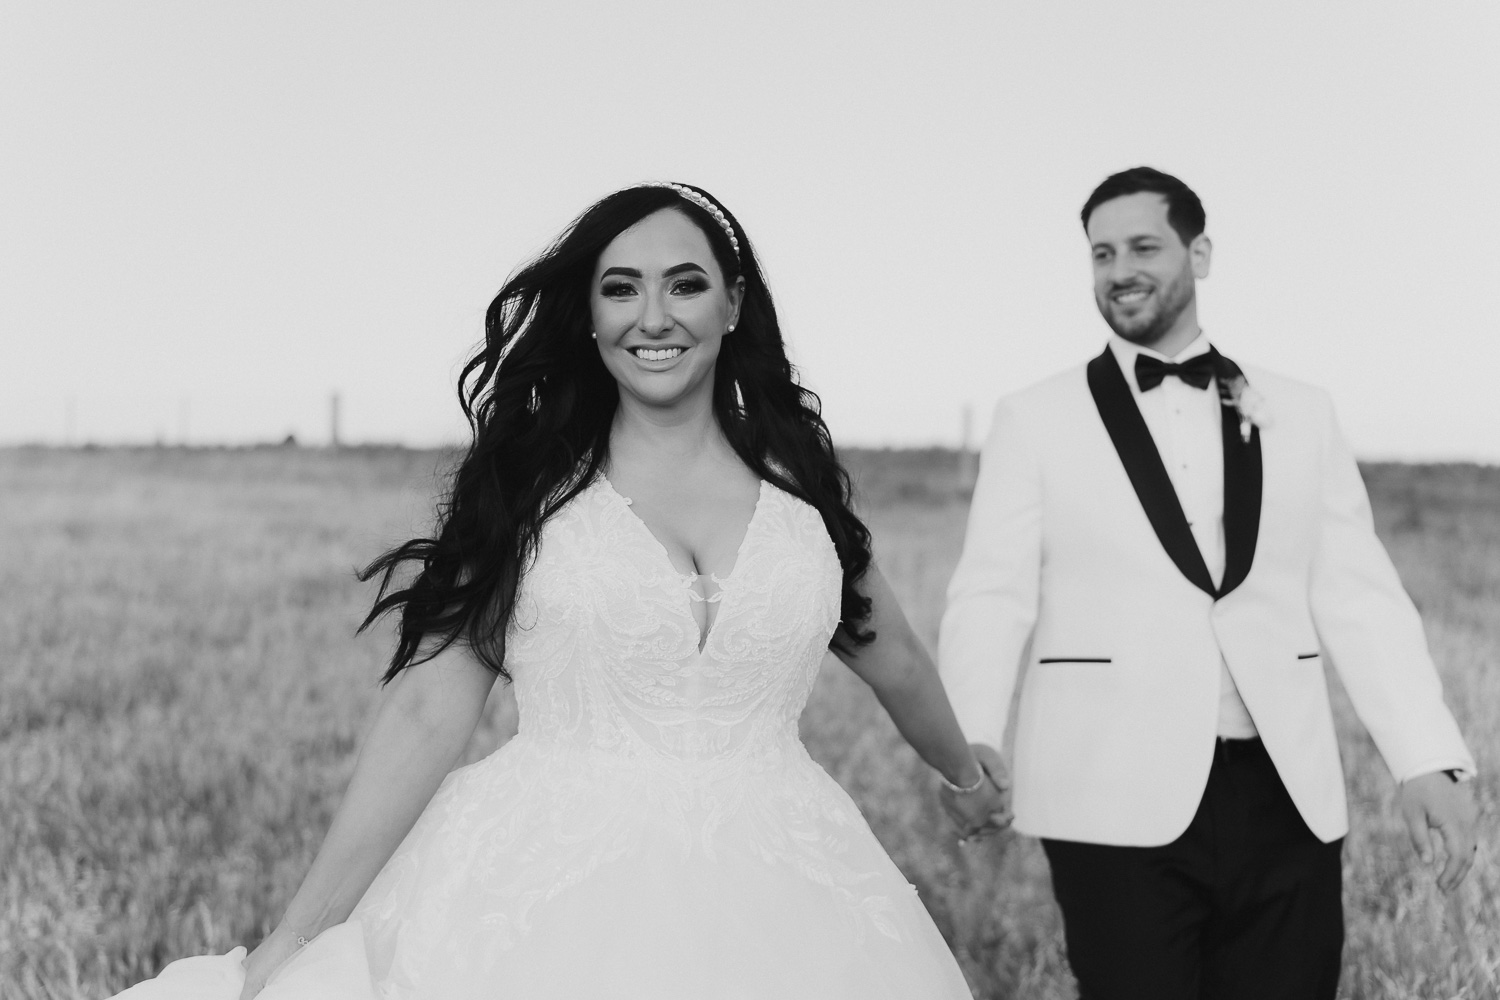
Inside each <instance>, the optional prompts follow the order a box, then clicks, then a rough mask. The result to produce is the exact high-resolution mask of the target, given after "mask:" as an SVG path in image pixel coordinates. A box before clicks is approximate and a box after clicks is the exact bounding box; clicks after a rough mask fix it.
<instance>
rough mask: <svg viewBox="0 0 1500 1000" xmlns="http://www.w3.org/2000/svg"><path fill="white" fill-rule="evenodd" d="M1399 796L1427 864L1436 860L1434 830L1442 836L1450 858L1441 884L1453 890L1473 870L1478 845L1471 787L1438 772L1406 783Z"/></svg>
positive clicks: (1409, 828) (1409, 830) (1403, 815)
mask: <svg viewBox="0 0 1500 1000" xmlns="http://www.w3.org/2000/svg"><path fill="white" fill-rule="evenodd" d="M1397 799H1398V802H1399V805H1400V809H1401V818H1402V819H1403V820H1404V821H1405V822H1406V831H1407V833H1409V834H1410V835H1411V843H1412V847H1414V848H1416V851H1417V854H1418V856H1419V857H1421V859H1422V862H1423V863H1424V864H1433V863H1435V861H1436V853H1435V852H1434V850H1433V843H1432V841H1433V836H1432V834H1433V832H1434V831H1436V833H1437V835H1438V836H1439V837H1440V838H1441V839H1442V842H1443V853H1444V854H1445V855H1447V857H1446V858H1445V859H1444V862H1443V870H1442V871H1441V872H1440V873H1439V874H1438V880H1437V884H1438V888H1439V889H1441V890H1443V891H1444V892H1451V891H1453V889H1454V888H1456V887H1457V886H1458V884H1459V883H1460V882H1462V881H1463V878H1464V876H1465V875H1467V874H1468V873H1469V867H1470V866H1471V865H1472V864H1473V863H1474V849H1475V847H1476V846H1477V843H1476V841H1475V839H1474V824H1475V819H1476V814H1477V810H1476V809H1475V807H1474V796H1473V795H1472V794H1471V793H1470V792H1469V789H1468V786H1467V785H1463V784H1460V783H1458V782H1456V781H1454V780H1453V779H1452V778H1450V777H1448V775H1446V774H1444V773H1443V772H1442V771H1435V772H1433V773H1432V774H1421V775H1418V776H1417V777H1415V778H1410V779H1408V780H1407V781H1405V782H1403V783H1402V785H1401V791H1400V792H1399V793H1398V795H1397Z"/></svg>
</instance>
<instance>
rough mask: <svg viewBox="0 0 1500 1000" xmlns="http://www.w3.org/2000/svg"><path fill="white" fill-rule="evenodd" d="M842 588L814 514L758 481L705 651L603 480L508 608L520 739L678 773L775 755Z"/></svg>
mask: <svg viewBox="0 0 1500 1000" xmlns="http://www.w3.org/2000/svg"><path fill="white" fill-rule="evenodd" d="M841 573H842V571H841V569H840V566H839V561H838V557H837V555H836V553H835V551H834V548H833V543H832V542H831V541H830V540H829V537H828V533H827V531H826V530H825V529H824V526H823V521H822V518H821V517H820V516H819V514H818V512H817V511H816V510H815V509H813V508H812V507H810V506H809V505H807V504H806V503H804V502H802V501H800V500H798V499H796V498H794V497H792V496H790V495H788V494H786V493H784V492H782V491H781V490H779V489H777V488H776V487H775V486H772V485H771V484H770V483H766V482H762V483H761V487H760V494H759V497H758V499H757V500H756V504H755V510H754V513H753V514H752V515H751V518H750V523H749V526H748V527H747V529H746V531H745V537H744V540H743V541H742V542H741V543H740V548H739V553H738V555H737V557H736V559H735V563H734V567H733V569H732V570H730V572H729V573H728V575H726V576H724V577H722V578H720V577H715V578H714V580H715V582H716V583H718V585H719V591H718V593H716V594H714V595H713V597H712V598H710V599H711V600H714V601H716V602H717V604H718V607H717V614H716V615H715V616H714V618H713V624H712V626H711V628H710V629H709V631H708V634H707V637H706V640H705V642H704V645H703V648H702V649H701V650H700V649H699V647H698V643H699V640H700V635H701V633H700V630H699V626H698V623H697V621H696V620H695V618H694V616H693V612H692V606H691V602H692V601H693V600H694V599H698V600H701V599H702V598H701V596H700V595H699V594H697V593H696V592H695V591H694V590H693V588H692V586H691V584H692V581H693V577H692V576H686V577H684V575H683V574H681V573H679V572H678V571H677V569H676V568H675V567H674V566H673V565H672V562H671V560H670V559H669V558H668V556H667V551H666V549H665V548H663V546H662V545H661V543H660V542H659V541H658V540H657V539H656V537H655V536H654V535H652V534H651V531H650V529H649V528H647V527H646V525H645V523H644V522H643V521H641V519H640V518H639V517H637V516H636V514H635V513H634V512H633V511H632V510H631V509H630V505H629V501H627V500H626V499H625V498H624V497H622V496H620V495H619V494H618V493H617V492H615V490H614V488H613V487H612V486H611V485H610V483H609V481H608V480H607V479H605V478H604V477H602V476H600V477H598V478H597V479H596V480H595V481H594V482H593V483H591V484H590V485H589V486H588V487H586V488H585V489H584V491H583V492H582V493H580V494H579V495H578V496H577V497H576V498H575V499H574V500H573V501H572V502H571V503H570V504H569V505H568V506H567V507H566V508H565V509H564V510H563V511H561V512H560V513H558V514H557V515H555V516H554V517H553V518H552V519H551V520H549V521H548V523H547V524H546V525H545V527H544V528H543V531H542V537H541V543H540V545H539V547H538V552H537V557H536V559H535V562H534V564H533V565H532V566H531V567H530V568H529V571H528V572H527V573H526V575H525V577H524V579H523V582H522V587H521V593H520V595H519V597H518V600H517V602H516V611H515V614H514V616H513V621H512V626H511V632H510V636H509V651H508V666H509V668H510V671H511V674H512V676H513V677H514V679H515V687H516V699H517V703H518V706H519V708H520V716H521V733H522V735H523V736H524V737H526V738H527V739H528V740H536V741H539V742H543V743H546V744H550V745H552V749H553V750H554V751H557V750H561V749H563V748H565V747H566V748H572V749H574V750H577V751H580V752H592V753H602V754H608V755H617V756H622V757H627V758H642V757H645V758H652V759H655V760H656V761H657V762H659V763H661V764H662V765H663V766H667V767H672V766H677V767H687V768H689V769H693V768H697V769H705V770H715V769H716V768H717V766H718V765H723V764H726V763H728V762H729V761H743V760H744V759H746V758H757V757H764V756H767V755H770V756H773V757H774V756H777V755H779V754H781V753H784V752H785V751H786V750H787V749H789V748H792V747H795V746H797V745H798V744H797V718H798V716H799V715H800V714H801V712H802V708H803V705H804V704H805V703H806V701H807V696H808V693H809V692H810V691H811V688H812V683H813V680H814V678H815V677H816V676H817V670H818V666H819V664H820V663H821V661H822V657H823V654H824V652H825V651H826V650H827V648H828V640H829V637H830V636H831V635H832V634H833V630H834V628H835V627H836V626H837V624H838V620H839V601H840V589H841V579H842V576H841Z"/></svg>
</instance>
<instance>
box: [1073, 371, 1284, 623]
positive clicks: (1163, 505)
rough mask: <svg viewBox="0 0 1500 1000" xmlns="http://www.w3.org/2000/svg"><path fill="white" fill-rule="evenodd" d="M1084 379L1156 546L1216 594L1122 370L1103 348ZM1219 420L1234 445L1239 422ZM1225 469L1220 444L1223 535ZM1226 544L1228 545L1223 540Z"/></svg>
mask: <svg viewBox="0 0 1500 1000" xmlns="http://www.w3.org/2000/svg"><path fill="white" fill-rule="evenodd" d="M1088 382H1089V391H1090V392H1092V393H1093V394H1094V405H1095V406H1097V407H1098V408H1099V417H1100V419H1102V420H1103V421H1104V428H1105V430H1107V431H1109V437H1110V440H1111V441H1113V442H1114V444H1115V451H1116V452H1118V453H1119V455H1120V462H1121V464H1122V465H1124V466H1125V474H1126V475H1128V476H1129V477H1130V485H1131V486H1133V487H1135V495H1136V496H1137V497H1138V498H1139V499H1140V501H1141V507H1143V508H1144V509H1145V511H1146V518H1147V519H1148V520H1149V521H1150V522H1151V527H1152V529H1154V530H1155V531H1156V537H1157V538H1158V539H1160V541H1161V544H1162V548H1164V549H1166V550H1167V555H1169V556H1171V557H1172V562H1174V563H1176V564H1177V568H1178V569H1180V570H1182V575H1183V576H1185V577H1187V578H1188V580H1190V581H1191V582H1192V583H1193V585H1194V586H1196V587H1197V588H1198V589H1200V590H1202V591H1203V592H1204V593H1206V594H1208V595H1210V596H1212V597H1218V596H1219V595H1218V592H1217V591H1216V590H1215V589H1214V582H1213V578H1212V577H1210V576H1209V575H1208V566H1207V564H1205V563H1204V562H1203V553H1201V552H1199V551H1198V543H1197V541H1195V540H1194V538H1193V530H1192V529H1191V528H1190V527H1188V520H1187V515H1186V514H1184V513H1183V512H1182V501H1180V500H1178V499H1177V491H1176V490H1174V489H1173V488H1172V480H1171V478H1170V477H1169V476H1168V475H1167V467H1166V466H1165V465H1163V464H1162V460H1161V454H1160V453H1159V452H1158V451H1157V450H1156V443H1155V442H1154V441H1152V440H1151V431H1150V429H1149V428H1147V426H1146V418H1145V417H1142V416H1141V411H1140V408H1139V407H1137V406H1136V404H1135V398H1134V397H1133V396H1132V395H1131V394H1130V385H1129V384H1128V383H1127V382H1126V381H1125V375H1124V373H1123V372H1121V371H1120V366H1119V364H1117V363H1116V362H1115V358H1114V354H1113V352H1111V351H1110V349H1109V348H1108V347H1107V346H1106V347H1105V348H1104V353H1103V354H1101V355H1099V356H1098V357H1097V358H1095V359H1094V360H1093V361H1090V362H1089V364H1088ZM1225 421H1226V423H1225V425H1224V426H1225V427H1226V430H1225V431H1224V433H1225V434H1226V435H1228V434H1230V433H1233V435H1234V439H1235V442H1234V443H1235V444H1236V445H1238V444H1240V440H1239V424H1238V422H1236V421H1234V414H1233V413H1230V414H1229V415H1227V416H1225ZM1231 424H1232V426H1231ZM1225 440H1226V442H1227V440H1228V438H1227V437H1226V439H1225ZM1256 446H1257V447H1256V458H1257V462H1256V466H1255V471H1256V482H1257V486H1256V491H1255V509H1256V514H1257V520H1256V523H1257V524H1258V523H1259V517H1258V515H1259V510H1260V489H1259V473H1260V464H1259V456H1260V451H1259V439H1256ZM1229 467H1230V463H1229V454H1228V448H1227V445H1226V449H1225V455H1224V477H1225V487H1226V490H1225V511H1224V522H1225V529H1224V530H1225V534H1226V536H1227V535H1228V532H1229V510H1228V506H1229V503H1228V489H1227V487H1228V484H1229ZM1237 467H1238V466H1237ZM1250 544H1251V547H1252V554H1253V548H1254V544H1255V541H1254V535H1253V534H1252V535H1251V542H1250ZM1226 548H1228V545H1227V542H1226ZM1229 551H1231V552H1232V551H1234V550H1232V549H1230V550H1229ZM1228 565H1232V563H1229V562H1228V561H1227V558H1226V566H1228ZM1249 569H1250V564H1249V561H1248V560H1247V561H1246V563H1245V571H1246V572H1249ZM1229 579H1230V578H1229V575H1228V571H1227V569H1226V572H1225V580H1224V582H1225V583H1228V582H1229ZM1240 579H1243V577H1241V578H1240ZM1235 582H1236V583H1238V582H1239V581H1238V580H1236V581H1235Z"/></svg>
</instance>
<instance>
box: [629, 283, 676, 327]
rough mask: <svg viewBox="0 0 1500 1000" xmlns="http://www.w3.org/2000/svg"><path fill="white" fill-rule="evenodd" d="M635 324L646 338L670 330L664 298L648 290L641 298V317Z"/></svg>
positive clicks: (668, 314) (658, 293) (670, 323)
mask: <svg viewBox="0 0 1500 1000" xmlns="http://www.w3.org/2000/svg"><path fill="white" fill-rule="evenodd" d="M636 323H637V325H638V326H639V327H640V328H641V332H642V333H644V334H646V335H648V336H652V335H655V334H658V333H662V332H664V331H666V330H668V329H670V328H671V326H672V317H671V314H670V313H668V312H667V301H666V296H665V295H663V294H662V293H661V292H659V291H656V290H648V291H647V292H646V294H645V295H643V296H641V315H640V318H639V319H638V320H637V321H636Z"/></svg>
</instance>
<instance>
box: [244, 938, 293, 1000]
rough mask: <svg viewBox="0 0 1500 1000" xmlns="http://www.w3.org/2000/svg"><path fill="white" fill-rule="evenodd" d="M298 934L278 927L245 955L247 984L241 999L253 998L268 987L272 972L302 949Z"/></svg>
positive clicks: (248, 999) (249, 999)
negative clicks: (267, 982) (267, 981)
mask: <svg viewBox="0 0 1500 1000" xmlns="http://www.w3.org/2000/svg"><path fill="white" fill-rule="evenodd" d="M301 947H302V946H301V945H300V944H299V943H298V942H297V935H296V934H293V933H291V932H290V931H284V930H282V928H280V927H277V928H276V929H275V930H274V931H272V932H271V933H270V935H269V936H267V937H266V939H265V940H264V941H262V942H261V943H260V944H259V945H258V946H257V947H256V949H255V950H254V951H252V952H251V953H250V954H249V955H246V956H245V986H244V988H243V989H241V990H240V997H239V1000H251V997H253V996H255V995H256V994H257V993H259V992H260V991H261V990H263V989H265V987H266V980H268V979H270V978H271V973H273V972H275V971H276V970H277V969H279V968H281V965H282V963H283V962H285V961H286V960H287V959H289V958H291V957H292V956H293V955H294V954H296V953H297V952H298V951H299V950H300V949H301Z"/></svg>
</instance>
